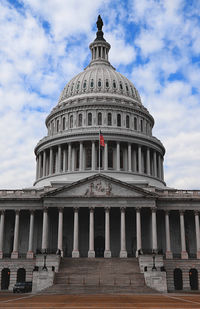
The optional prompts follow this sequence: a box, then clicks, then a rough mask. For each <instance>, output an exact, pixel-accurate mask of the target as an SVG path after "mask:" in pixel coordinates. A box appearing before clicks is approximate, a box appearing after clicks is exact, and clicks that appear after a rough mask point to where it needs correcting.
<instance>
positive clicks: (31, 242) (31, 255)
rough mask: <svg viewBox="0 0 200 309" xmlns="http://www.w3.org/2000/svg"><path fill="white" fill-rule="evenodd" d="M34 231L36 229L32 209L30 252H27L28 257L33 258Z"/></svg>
mask: <svg viewBox="0 0 200 309" xmlns="http://www.w3.org/2000/svg"><path fill="white" fill-rule="evenodd" d="M33 231H34V211H33V210H31V211H30V225H29V241H28V252H27V254H26V258H27V259H33V257H34V253H33Z"/></svg>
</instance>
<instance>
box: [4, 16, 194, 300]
mask: <svg viewBox="0 0 200 309" xmlns="http://www.w3.org/2000/svg"><path fill="white" fill-rule="evenodd" d="M102 27H103V21H102V19H101V17H100V16H99V17H98V20H97V28H98V29H97V33H96V38H95V40H94V41H93V42H92V43H91V44H90V46H89V48H90V51H91V61H90V63H89V64H88V66H87V67H86V68H85V69H84V70H83V71H82V72H81V73H79V74H78V75H76V76H75V77H73V78H72V80H71V81H69V82H68V83H67V84H66V86H65V87H64V89H63V91H62V93H61V95H60V98H59V101H58V103H57V105H56V106H55V107H54V108H53V109H52V111H51V112H50V114H49V115H48V116H47V118H46V122H45V124H46V127H47V135H46V136H45V137H44V138H42V139H41V140H40V141H39V142H38V143H37V145H36V147H35V150H34V151H35V156H36V179H35V182H34V184H33V187H31V188H25V189H22V190H0V214H1V215H0V272H1V274H0V286H1V289H2V290H6V289H9V290H12V288H13V286H14V284H15V283H16V282H22V281H32V284H33V291H40V290H43V289H45V290H46V291H47V292H49V293H51V292H63V293H77V292H78V293H101V292H104V293H105V292H106V291H109V292H113V293H115V292H116V293H122V292H123V293H124V294H125V293H131V292H141V291H143V292H149V293H151V291H155V290H157V291H164V292H167V291H176V290H185V291H189V290H198V289H199V280H200V275H199V272H200V230H199V211H200V190H199V191H198V190H177V189H174V188H169V187H168V186H167V184H166V183H165V180H164V169H163V162H164V155H165V148H164V146H163V144H162V142H161V141H160V140H159V139H158V138H156V137H155V136H153V127H154V118H153V117H152V115H151V114H150V113H149V111H148V110H147V108H146V107H145V106H144V105H143V102H142V101H141V98H140V94H139V93H138V91H137V89H136V88H135V86H134V84H133V83H132V82H131V81H130V80H128V79H127V78H126V77H125V76H123V75H122V74H120V73H119V72H117V71H116V70H115V68H114V67H113V66H112V65H111V63H110V62H109V50H110V48H111V46H110V44H109V43H108V42H107V41H106V39H105V38H104V33H103V31H102ZM149 100H151V98H149ZM144 104H145V102H144Z"/></svg>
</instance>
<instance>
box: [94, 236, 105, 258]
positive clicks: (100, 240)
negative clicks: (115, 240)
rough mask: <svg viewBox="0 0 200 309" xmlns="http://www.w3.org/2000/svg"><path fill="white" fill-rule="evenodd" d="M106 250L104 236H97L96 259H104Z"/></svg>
mask: <svg viewBox="0 0 200 309" xmlns="http://www.w3.org/2000/svg"><path fill="white" fill-rule="evenodd" d="M104 250H105V238H104V237H103V236H97V237H95V240H94V251H95V256H96V257H104Z"/></svg>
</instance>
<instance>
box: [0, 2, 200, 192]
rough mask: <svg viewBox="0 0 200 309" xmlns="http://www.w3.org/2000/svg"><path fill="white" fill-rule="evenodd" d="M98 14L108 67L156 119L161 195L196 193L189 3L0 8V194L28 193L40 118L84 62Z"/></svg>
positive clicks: (199, 93) (198, 147) (197, 117)
mask: <svg viewBox="0 0 200 309" xmlns="http://www.w3.org/2000/svg"><path fill="white" fill-rule="evenodd" d="M99 14H101V16H102V19H103V22H104V27H103V31H104V37H105V39H106V40H107V41H108V42H109V43H110V44H111V50H110V53H109V60H110V62H111V64H112V65H113V66H114V67H115V68H116V70H117V71H120V72H121V73H122V74H124V75H125V76H126V77H128V78H129V79H130V80H131V81H132V82H133V83H134V85H135V87H136V88H137V89H138V91H139V93H140V95H141V98H142V102H143V104H144V106H145V107H147V109H148V110H149V112H150V113H151V114H152V115H153V117H154V119H155V126H154V129H153V135H154V136H156V137H157V138H158V139H160V140H161V141H162V143H163V144H164V146H165V148H166V154H165V161H164V171H165V181H166V183H167V185H168V186H169V187H173V188H177V189H200V82H199V81H200V1H198V0H197V1H196V0H194V1H193V0H185V1H182V0H162V1H159V0H130V1H129V0H95V1H91V0H45V1H41V0H7V1H6V0H0V188H1V189H10V188H24V187H30V186H32V185H33V182H34V180H35V155H34V147H35V146H36V144H37V142H38V141H39V140H40V139H41V138H43V137H44V136H45V135H46V134H47V130H46V127H45V124H44V122H45V118H46V117H47V115H48V114H49V113H50V111H51V109H52V108H53V107H54V106H55V105H56V104H57V102H58V98H59V96H60V93H61V91H62V89H63V88H64V86H65V85H66V83H67V82H69V81H70V79H71V78H72V77H73V76H74V75H76V74H78V73H79V72H81V71H82V70H83V69H84V68H85V67H86V66H87V64H88V63H89V62H90V50H89V48H88V46H89V44H90V43H91V42H92V41H93V40H94V38H95V33H96V20H97V16H98V15H99Z"/></svg>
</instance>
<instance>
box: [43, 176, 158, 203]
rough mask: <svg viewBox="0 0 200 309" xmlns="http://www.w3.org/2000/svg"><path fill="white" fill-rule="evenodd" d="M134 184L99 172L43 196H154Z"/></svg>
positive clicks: (154, 195)
mask: <svg viewBox="0 0 200 309" xmlns="http://www.w3.org/2000/svg"><path fill="white" fill-rule="evenodd" d="M156 196H157V195H156V194H154V193H152V192H149V191H147V190H144V189H142V188H139V187H137V186H134V185H130V184H127V183H125V182H122V181H119V180H116V179H114V178H112V177H108V176H105V175H101V174H96V175H94V176H91V177H88V178H85V179H82V180H80V181H77V182H74V183H73V184H71V185H68V186H63V187H61V188H58V189H55V190H53V191H51V192H47V193H45V194H44V197H63V198H64V197H85V198H92V197H136V198H141V197H151V198H152V197H154V198H155V197H156Z"/></svg>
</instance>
